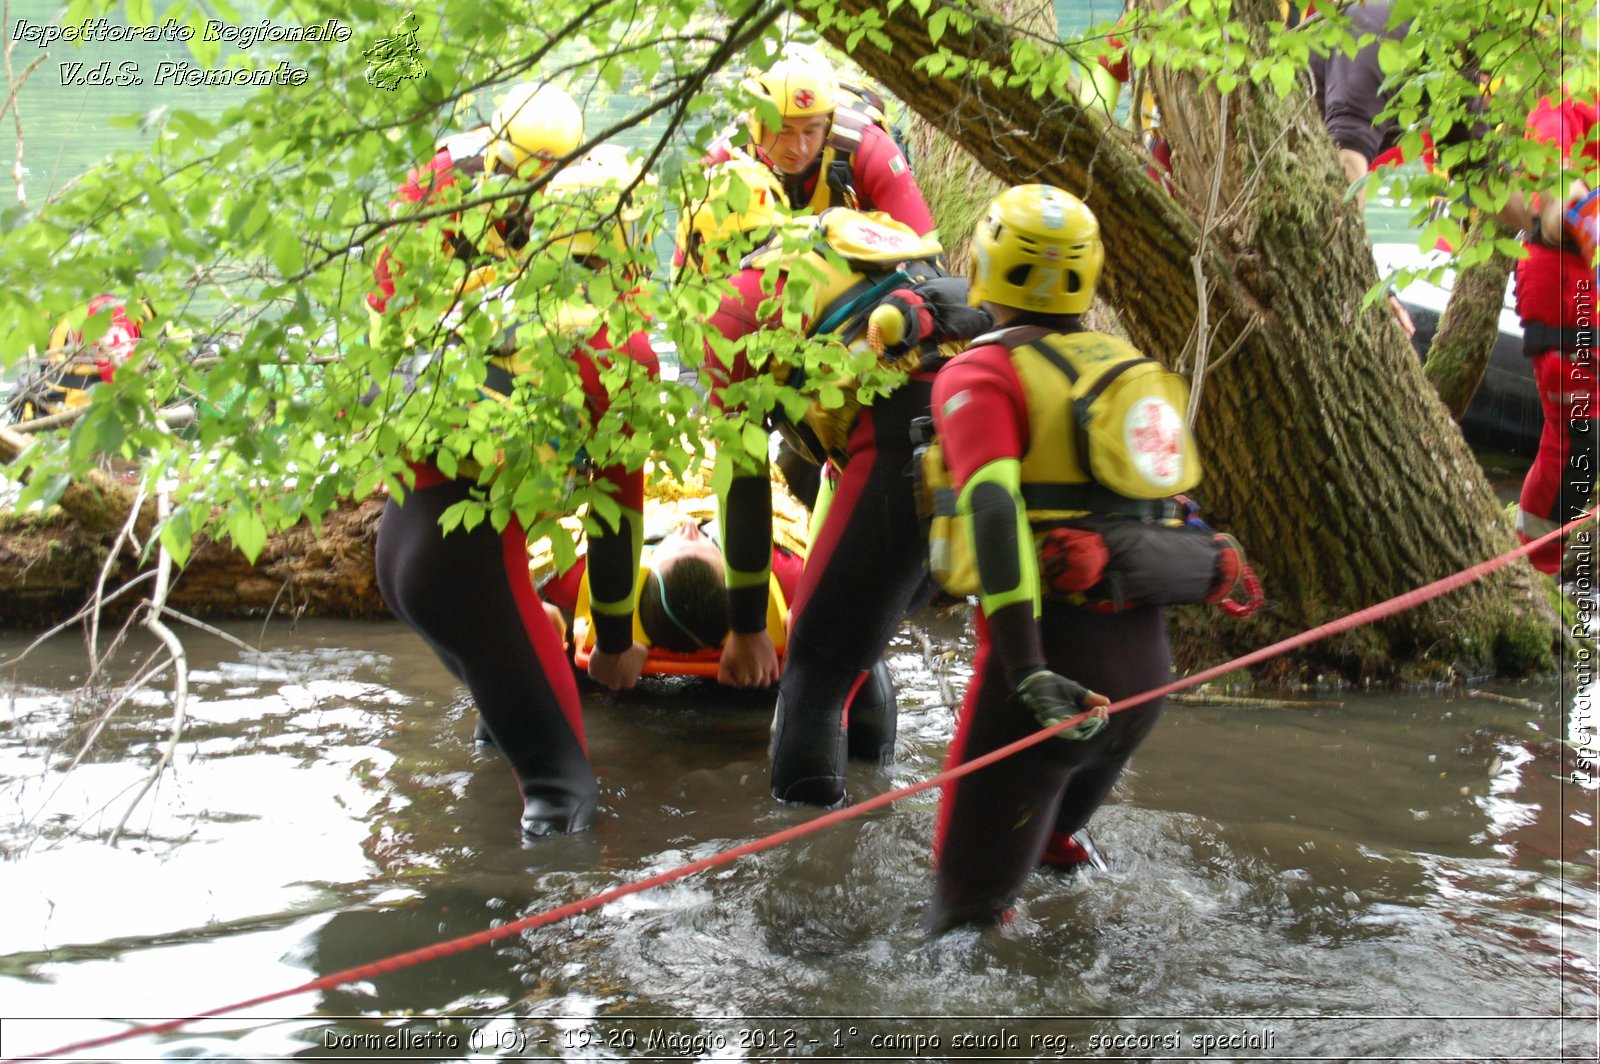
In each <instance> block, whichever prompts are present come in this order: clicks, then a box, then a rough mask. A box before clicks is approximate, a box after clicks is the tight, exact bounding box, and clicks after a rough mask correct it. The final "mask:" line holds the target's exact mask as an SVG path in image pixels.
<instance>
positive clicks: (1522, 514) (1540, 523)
mask: <svg viewBox="0 0 1600 1064" xmlns="http://www.w3.org/2000/svg"><path fill="white" fill-rule="evenodd" d="M1560 527H1561V526H1560V525H1558V524H1556V523H1555V522H1554V521H1551V520H1549V519H1548V518H1544V517H1535V516H1533V515H1532V514H1530V513H1528V512H1527V511H1526V510H1524V509H1523V508H1522V507H1521V506H1518V507H1517V531H1518V532H1521V533H1522V534H1523V535H1524V536H1527V537H1528V538H1529V539H1538V538H1539V537H1540V536H1545V535H1549V534H1550V533H1551V532H1554V531H1555V530H1556V529H1558V528H1560Z"/></svg>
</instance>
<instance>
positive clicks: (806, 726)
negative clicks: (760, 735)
mask: <svg viewBox="0 0 1600 1064" xmlns="http://www.w3.org/2000/svg"><path fill="white" fill-rule="evenodd" d="M846 752H847V750H846V739H845V731H844V728H843V727H842V726H839V725H835V726H834V727H832V728H829V727H827V726H826V725H825V724H824V722H821V721H804V722H802V721H800V720H798V719H797V718H796V716H795V715H794V714H792V713H789V712H786V711H785V709H784V704H783V695H782V694H780V695H778V708H777V709H776V710H775V711H774V713H773V717H772V747H771V756H772V796H773V797H774V798H776V799H777V800H778V801H780V802H804V803H805V804H807V805H820V806H826V807H827V808H830V809H831V808H833V807H834V806H836V805H839V804H841V803H842V802H843V801H844V764H845V757H846Z"/></svg>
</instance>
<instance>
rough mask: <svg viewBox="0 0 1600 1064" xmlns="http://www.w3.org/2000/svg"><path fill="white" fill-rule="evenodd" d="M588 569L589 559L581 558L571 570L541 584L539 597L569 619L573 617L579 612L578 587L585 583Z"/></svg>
mask: <svg viewBox="0 0 1600 1064" xmlns="http://www.w3.org/2000/svg"><path fill="white" fill-rule="evenodd" d="M588 567H589V559H588V558H579V559H578V561H577V563H576V564H574V565H573V567H572V568H571V569H568V570H567V571H566V572H564V573H557V574H556V575H555V576H552V577H551V578H550V579H548V580H546V581H545V582H544V583H542V584H540V585H539V597H540V598H542V599H544V600H545V601H546V602H548V603H550V604H551V605H553V606H555V608H556V609H558V610H560V611H561V612H562V613H564V614H566V615H567V616H568V617H570V616H572V615H573V614H574V613H576V612H577V611H578V585H579V584H580V583H582V582H583V574H584V572H585V571H586V570H587V569H588Z"/></svg>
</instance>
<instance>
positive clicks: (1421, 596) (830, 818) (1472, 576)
mask: <svg viewBox="0 0 1600 1064" xmlns="http://www.w3.org/2000/svg"><path fill="white" fill-rule="evenodd" d="M1592 517H1593V511H1591V512H1590V513H1587V514H1584V515H1583V516H1582V517H1579V518H1577V519H1576V520H1574V521H1572V522H1570V523H1569V524H1567V525H1566V526H1564V527H1562V528H1558V529H1556V530H1555V531H1554V532H1550V533H1547V534H1546V535H1544V536H1541V537H1540V538H1538V539H1536V540H1534V541H1532V542H1530V543H1525V544H1523V545H1522V546H1520V547H1518V548H1516V549H1515V550H1512V551H1508V552H1506V553H1505V554H1502V555H1500V556H1499V557H1496V558H1491V559H1489V560H1488V561H1486V562H1480V563H1479V564H1477V565H1475V566H1473V567H1472V568H1470V569H1464V570H1462V571H1461V572H1459V573H1454V574H1452V575H1450V576H1447V577H1444V578H1443V579H1441V580H1435V581H1434V582H1433V583H1431V584H1426V585H1424V586H1422V587H1419V588H1416V589H1415V590H1412V591H1407V592H1405V593H1404V594H1401V595H1396V596H1395V597H1394V598H1391V599H1387V600H1385V601H1383V602H1380V603H1378V604H1377V605H1375V606H1368V607H1367V608H1366V609H1363V610H1358V611H1356V612H1355V613H1351V614H1348V615H1346V616H1344V617H1341V618H1339V619H1337V620H1333V621H1329V622H1328V623H1327V624H1323V625H1319V626H1318V627H1316V628H1312V629H1309V630H1307V631H1304V632H1301V633H1300V634H1299V635H1294V636H1290V637H1289V638H1287V639H1282V640H1279V641H1278V642H1276V643H1273V644H1271V645H1270V646H1266V647H1263V648H1261V649H1260V650H1255V651H1252V652H1251V653H1249V654H1245V655H1244V656H1242V657H1238V658H1234V659H1233V660H1232V661H1228V662H1224V663H1223V664H1221V665H1216V666H1213V667H1212V668H1209V669H1205V670H1203V671H1201V672H1197V673H1195V674H1194V675H1192V676H1186V677H1184V678H1183V679H1181V680H1174V681H1172V682H1171V683H1168V684H1165V685H1163V686H1161V687H1157V688H1154V689H1152V690H1149V691H1146V692H1144V693H1143V694H1138V695H1133V696H1131V697H1129V698H1124V699H1122V700H1121V701H1119V702H1113V703H1112V704H1111V705H1110V706H1109V707H1108V708H1107V710H1106V712H1108V713H1117V712H1120V711H1121V710H1124V709H1132V708H1133V707H1134V706H1139V705H1143V704H1144V703H1146V702H1149V701H1151V700H1153V699H1156V698H1161V697H1163V696H1165V695H1169V694H1172V693H1174V692H1176V691H1182V690H1184V689H1185V688H1189V687H1196V686H1198V685H1200V684H1203V683H1206V682H1208V681H1210V680H1214V679H1216V678H1217V677H1218V676H1222V675H1225V674H1226V673H1230V672H1233V671H1235V670H1237V669H1242V668H1247V667H1248V666H1251V665H1255V664H1258V663H1260V662H1262V661H1266V660H1268V659H1269V658H1274V657H1277V656H1278V655H1280V654H1284V653H1287V652H1288V651H1290V650H1294V649H1296V648H1298V647H1302V646H1305V645H1307V644H1308V643H1314V642H1316V641H1318V640H1320V639H1326V638H1327V637H1328V636H1330V635H1337V634H1339V633H1341V632H1347V631H1350V630H1351V629H1353V628H1359V627H1361V626H1362V625H1364V624H1369V623H1371V622H1373V621H1377V620H1381V619H1382V618H1385V617H1391V616H1393V615H1394V614H1397V613H1401V612H1403V611H1405V610H1408V609H1411V608H1412V607H1413V606H1417V605H1420V604H1421V603H1424V602H1428V601H1431V600H1433V599H1436V598H1439V597H1440V596H1442V595H1446V594H1448V593H1449V592H1451V591H1454V590H1456V589H1457V588H1460V587H1465V586H1466V585H1467V584H1470V583H1473V582H1475V581H1477V580H1480V579H1482V578H1483V577H1485V576H1487V575H1488V574H1490V573H1492V572H1494V571H1495V570H1497V569H1501V568H1504V567H1505V566H1507V565H1509V564H1511V563H1512V562H1513V561H1516V560H1517V559H1518V558H1521V557H1523V556H1525V555H1527V554H1530V553H1532V552H1533V551H1535V550H1537V549H1539V548H1540V547H1541V546H1543V545H1544V544H1545V543H1548V542H1550V541H1551V540H1553V539H1555V538H1557V537H1560V536H1565V535H1566V534H1567V533H1568V532H1570V531H1572V530H1573V529H1574V528H1576V527H1578V525H1580V524H1582V523H1584V522H1585V521H1588V520H1590V519H1591V518H1592ZM1088 716H1089V714H1088V713H1082V714H1079V715H1078V716H1076V717H1071V718H1069V719H1067V720H1063V721H1060V722H1058V723H1056V724H1052V725H1051V726H1050V727H1048V728H1044V729H1041V730H1039V731H1037V732H1034V733H1033V734H1032V735H1029V736H1026V737H1024V738H1022V739H1018V740H1017V741H1016V742H1014V743H1011V744H1010V745H1007V746H1002V747H1000V748H999V749H998V750H992V751H990V752H989V753H987V754H984V755H983V756H982V757H976V758H973V759H972V760H971V761H968V762H965V763H964V764H962V765H959V766H957V767H956V768H953V769H946V770H945V771H944V772H941V773H939V774H938V775H935V776H930V777H928V778H927V779H925V780H923V781H921V782H920V783H913V784H910V785H909V786H906V787H901V788H899V789H898V790H892V791H886V792H884V793H883V794H879V795H877V796H875V797H872V798H868V799H867V800H866V801H863V802H861V803H859V804H857V805H852V806H849V807H847V808H844V809H836V810H834V811H833V812H831V813H825V814H823V815H822V816H819V817H816V818H815V819H812V820H808V821H806V822H805V823H803V824H796V825H795V826H794V827H792V828H786V829H784V830H783V831H779V832H776V833H775V834H772V835H767V836H764V837H762V838H759V839H755V840H753V841H751V842H747V843H744V844H743V845H741V846H735V847H733V848H732V849H729V850H723V851H722V852H721V853H716V854H712V855H711V856H710V857H703V858H701V859H700V860H698V861H691V862H690V863H689V864H686V865H680V866H679V867H677V868H671V869H668V870H667V871H665V872H659V873H657V874H656V875H653V876H647V877H645V878H644V879H640V880H636V881H634V882H632V883H626V884H623V885H622V886H619V887H612V888H611V889H610V890H605V891H602V892H600V893H599V894H593V895H590V896H589V897H587V898H581V899H579V900H578V901H574V902H569V903H568V904H566V905H562V906H559V907H558V908H555V909H550V910H548V911H546V912H542V913H535V914H534V915H532V916H525V917H523V918H522V919H520V920H516V921H513V922H511V923H508V924H502V925H501V926H499V927H494V928H490V929H489V930H487V931H479V932H477V933H475V934H471V935H465V936H463V937H461V938H456V939H451V940H449V941H447V942H439V943H436V944H434V945H432V946H424V947H422V948H421V949H414V950H410V951H408V952H405V953H397V954H395V955H394V956H391V957H385V958H383V959H381V960H376V961H372V962H370V963H368V964H363V965H358V966H357V967H354V968H346V969H345V970H343V971H340V972H334V973H332V974H330V975H324V976H322V977H320V978H317V979H312V980H310V981H309V982H305V983H301V984H300V985H299V986H294V987H290V988H288V989H287V990H277V991H274V992H272V993H270V994H262V995H260V996H259V997H253V998H249V999H247V1000H245V1001H239V1002H235V1003H234V1004H231V1005H222V1006H219V1007H217V1008H214V1009H207V1010H206V1011H204V1012H197V1013H195V1014H194V1015H192V1016H186V1017H184V1018H182V1019H175V1020H167V1021H165V1022H162V1023H153V1024H142V1025H139V1026H135V1027H130V1028H129V1029H128V1030H126V1031H120V1032H118V1033H116V1034H110V1035H104V1036H102V1037H100V1038H91V1039H87V1040H85V1041H82V1042H73V1043H72V1044H70V1045H64V1046H60V1047H58V1048H56V1049H51V1050H47V1051H45V1052H43V1053H36V1054H33V1055H31V1056H24V1057H9V1058H6V1060H4V1061H0V1064H13V1062H16V1061H23V1060H46V1059H49V1058H52V1057H61V1056H65V1055H66V1054H68V1053H78V1052H83V1051H85V1050H89V1049H98V1048H100V1047H101V1046H107V1045H112V1044H113V1043H116V1042H122V1041H126V1040H127V1039H130V1038H137V1037H140V1036H143V1035H154V1034H166V1033H167V1032H169V1031H176V1030H178V1029H179V1028H182V1027H185V1026H187V1025H189V1024H191V1023H194V1022H195V1021H197V1020H204V1019H209V1018H211V1017H213V1016H225V1015H228V1014H230V1013H235V1012H243V1011H244V1010H246V1009H251V1008H255V1007H257V1006H260V1005H266V1004H270V1003H271V1002H274V1001H281V1000H282V999H284V998H288V997H293V996H295V995H296V994H305V993H310V992H311V991H315V990H331V989H333V988H335V987H340V986H345V985H347V984H350V983H356V982H362V981H364V980H368V979H372V978H374V977H376V976H380V975H387V974H388V973H390V972H395V971H399V970H400V969H402V968H410V967H413V966H415V965H418V964H422V963H424V962H426V961H432V960H438V959H439V958H440V957H449V956H453V955H454V954H457V953H465V952H466V951H467V950H470V949H476V948H477V947H479V946H483V945H487V944H489V943H490V942H498V941H499V940H500V939H503V938H509V937H511V936H512V935H517V934H521V933H522V932H524V931H529V930H532V929H533V928H536V927H544V926H546V925H548V924H553V923H556V922H557V921H559V920H564V919H566V918H567V917H569V916H577V915H578V914H580V913H586V912H590V911H591V910H594V909H598V908H600V907H601V906H603V905H606V904H608V903H609V902H613V901H616V900H617V899H619V898H625V897H627V896H628V895H629V894H639V893H642V892H644V891H646V890H649V889H651V888H652V887H659V886H664V885H666V884H668V883H672V882H675V881H677V880H680V879H685V878H687V877H689V876H692V875H695V874H697V873H699V872H704V871H706V870H708V869H711V868H716V867H718V866H720V865H725V864H730V863H732V862H734V861H736V860H738V859H739V858H741V857H745V856H748V855H749V854H753V853H760V852H762V851H763V850H770V849H773V848H775V847H778V846H782V845H784V844H785V843H788V842H792V841H794V840H795V839H798V838H801V837H803V836H805V835H810V834H813V833H815V832H818V831H821V830H823V829H825V828H830V827H832V826H833V825H835V824H841V823H843V822H844V821H846V820H853V819H855V818H856V817H860V816H864V815H866V814H867V813H870V812H873V811H874V810H877V809H881V808H883V807H884V806H886V805H889V804H890V803H892V802H897V801H899V800H900V799H902V798H908V797H910V796H911V795H913V794H919V793H921V792H922V791H925V790H928V789H930V788H932V787H939V786H943V785H944V784H946V783H949V782H951V781H952V780H956V779H959V778H961V777H962V776H965V775H968V774H970V773H973V772H976V771H977V770H978V769H980V768H984V767H986V766H988V765H992V764H994V763H995V762H996V761H1001V760H1004V759H1005V758H1007V757H1010V756H1011V755H1012V754H1015V753H1017V752H1019V751H1021V750H1026V749H1027V748H1028V747H1030V746H1034V745H1036V744H1038V743H1041V742H1044V741H1045V740H1046V739H1050V738H1053V737H1054V736H1055V735H1056V733H1057V732H1062V731H1066V730H1067V729H1068V728H1072V727H1075V726H1076V725H1077V724H1078V723H1080V722H1081V721H1083V720H1084V719H1085V718H1086V717H1088Z"/></svg>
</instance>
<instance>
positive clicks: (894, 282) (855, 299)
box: [812, 266, 911, 335]
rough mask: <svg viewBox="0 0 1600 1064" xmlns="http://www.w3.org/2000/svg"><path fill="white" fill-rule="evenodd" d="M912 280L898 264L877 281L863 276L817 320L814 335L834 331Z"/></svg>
mask: <svg viewBox="0 0 1600 1064" xmlns="http://www.w3.org/2000/svg"><path fill="white" fill-rule="evenodd" d="M910 282H911V275H910V274H909V273H907V272H906V271H905V270H904V269H902V268H901V267H898V266H897V267H895V268H894V269H893V270H890V271H889V272H888V273H887V274H885V275H884V276H883V277H882V278H880V279H878V280H876V281H874V280H872V278H870V277H863V278H862V279H861V280H859V281H857V282H856V283H855V284H853V285H851V286H850V287H849V288H847V289H845V291H844V294H843V295H841V296H839V298H838V299H835V300H834V301H833V303H832V304H831V305H830V306H829V307H828V309H827V311H826V312H825V313H824V314H823V317H822V320H821V321H819V322H817V327H816V328H815V329H813V330H812V335H817V334H819V333H829V332H833V331H834V330H836V329H838V328H839V327H840V326H842V325H844V324H845V323H846V322H848V321H849V320H850V319H851V318H852V317H853V316H854V315H856V314H858V313H860V312H861V311H863V310H866V309H868V308H870V307H876V306H877V305H878V304H879V303H881V302H883V299H884V297H885V296H887V295H888V294H889V293H890V292H892V291H894V290H895V289H896V288H902V287H904V286H905V285H907V284H909V283H910ZM858 324H859V323H858Z"/></svg>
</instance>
